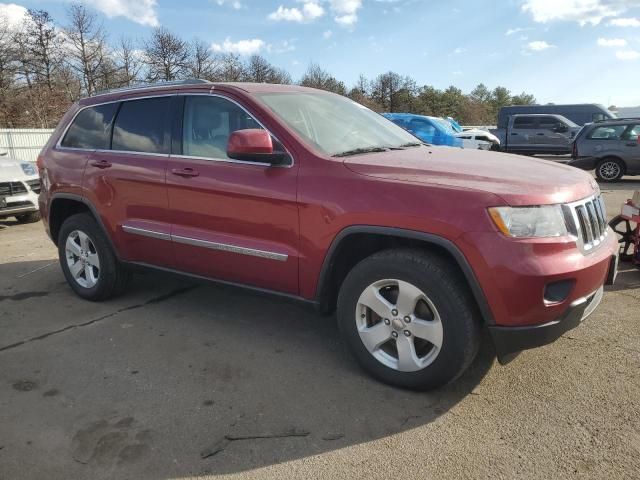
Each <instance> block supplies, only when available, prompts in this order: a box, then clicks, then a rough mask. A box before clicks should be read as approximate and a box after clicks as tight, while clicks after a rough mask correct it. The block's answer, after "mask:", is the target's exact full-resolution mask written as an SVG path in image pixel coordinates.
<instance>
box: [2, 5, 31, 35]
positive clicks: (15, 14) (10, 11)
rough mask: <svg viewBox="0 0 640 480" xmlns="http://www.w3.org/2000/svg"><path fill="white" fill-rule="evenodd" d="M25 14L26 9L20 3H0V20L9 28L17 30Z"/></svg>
mask: <svg viewBox="0 0 640 480" xmlns="http://www.w3.org/2000/svg"><path fill="white" fill-rule="evenodd" d="M26 14H27V9H26V8H24V7H23V6H22V5H16V4H15V3H0V21H1V22H2V23H3V24H5V25H6V26H7V28H8V29H9V30H17V29H18V28H20V27H21V26H22V23H23V21H24V19H25V15H26Z"/></svg>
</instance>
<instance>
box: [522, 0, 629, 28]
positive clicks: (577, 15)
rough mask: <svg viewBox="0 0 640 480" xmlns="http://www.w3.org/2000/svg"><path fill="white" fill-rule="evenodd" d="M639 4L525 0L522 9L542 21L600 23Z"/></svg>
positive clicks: (617, 0) (607, 0)
mask: <svg viewBox="0 0 640 480" xmlns="http://www.w3.org/2000/svg"><path fill="white" fill-rule="evenodd" d="M637 6H640V0H561V1H558V0H525V2H524V4H523V5H522V10H523V11H525V12H528V13H530V14H531V15H532V16H533V20H534V21H536V22H540V23H547V22H552V21H556V20H559V21H573V22H578V23H579V24H580V25H586V24H587V23H590V24H591V25H598V24H599V23H600V22H601V21H602V20H604V19H605V18H611V17H617V16H618V15H620V14H622V13H624V12H626V11H627V10H629V9H630V8H634V7H637Z"/></svg>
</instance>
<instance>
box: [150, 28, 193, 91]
mask: <svg viewBox="0 0 640 480" xmlns="http://www.w3.org/2000/svg"><path fill="white" fill-rule="evenodd" d="M144 62H145V63H146V64H147V67H148V72H147V77H148V79H149V80H150V81H159V80H160V81H170V80H176V79H179V78H181V77H183V76H184V75H185V73H187V71H188V65H189V44H188V43H187V42H185V41H184V40H182V39H181V38H179V37H177V36H176V35H174V34H172V33H171V32H170V31H169V30H167V29H166V28H164V27H159V28H156V29H155V30H154V31H153V33H152V34H151V38H150V39H149V40H148V41H147V42H146V43H145V48H144Z"/></svg>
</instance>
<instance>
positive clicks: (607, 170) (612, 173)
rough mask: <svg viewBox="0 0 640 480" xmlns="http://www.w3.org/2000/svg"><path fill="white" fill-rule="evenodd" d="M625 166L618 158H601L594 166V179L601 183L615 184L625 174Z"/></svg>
mask: <svg viewBox="0 0 640 480" xmlns="http://www.w3.org/2000/svg"><path fill="white" fill-rule="evenodd" d="M626 170H627V166H626V165H625V164H624V162H623V161H622V160H620V159H618V158H614V157H607V158H603V159H602V160H600V161H599V162H598V164H597V165H596V177H598V180H600V181H602V182H616V181H618V180H620V179H621V178H622V177H623V176H624V174H625V173H626Z"/></svg>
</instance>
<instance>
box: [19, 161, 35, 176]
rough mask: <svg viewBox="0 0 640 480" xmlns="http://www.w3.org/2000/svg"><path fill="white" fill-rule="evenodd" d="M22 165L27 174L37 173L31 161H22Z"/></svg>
mask: <svg viewBox="0 0 640 480" xmlns="http://www.w3.org/2000/svg"><path fill="white" fill-rule="evenodd" d="M20 166H21V167H22V171H23V172H24V174H25V175H35V174H36V169H35V168H33V165H31V164H30V163H21V164H20Z"/></svg>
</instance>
